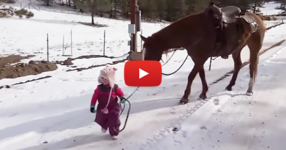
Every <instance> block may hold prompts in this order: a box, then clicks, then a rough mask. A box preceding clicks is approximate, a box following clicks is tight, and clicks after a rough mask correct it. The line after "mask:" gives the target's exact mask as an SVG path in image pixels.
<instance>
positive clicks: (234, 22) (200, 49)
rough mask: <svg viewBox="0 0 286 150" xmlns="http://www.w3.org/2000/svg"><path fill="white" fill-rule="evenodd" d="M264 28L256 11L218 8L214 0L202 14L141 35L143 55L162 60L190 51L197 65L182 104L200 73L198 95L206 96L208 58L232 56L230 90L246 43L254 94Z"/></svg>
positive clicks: (248, 91) (189, 79) (147, 58)
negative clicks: (167, 54) (174, 52)
mask: <svg viewBox="0 0 286 150" xmlns="http://www.w3.org/2000/svg"><path fill="white" fill-rule="evenodd" d="M265 31H266V28H265V26H264V23H263V20H262V19H261V18H259V17H258V16H257V15H255V14H254V13H251V12H245V13H242V12H241V11H240V9H239V8H238V7H235V6H228V7H224V8H219V7H217V6H216V5H214V4H213V3H211V4H210V5H209V6H208V7H207V8H206V9H205V11H203V12H201V13H197V14H192V15H188V16H186V17H184V18H182V19H179V20H177V21H176V22H174V23H172V24H170V25H169V26H167V27H165V28H163V29H161V30H160V31H158V32H156V33H154V34H152V35H151V36H149V37H147V38H146V37H144V36H141V38H142V40H143V41H144V45H143V57H144V60H157V61H160V60H161V57H162V54H163V53H165V52H168V51H170V50H174V49H176V48H184V49H186V50H187V52H188V55H189V56H190V57H191V58H192V60H193V61H194V64H195V65H194V67H193V69H192V71H191V72H190V74H189V77H188V84H187V87H186V89H185V92H184V95H183V97H182V98H181V100H180V102H181V103H187V102H188V101H189V100H188V97H189V95H190V93H191V84H192V82H193V80H194V78H195V76H196V75H197V73H199V75H200V78H201V82H202V86H203V89H202V93H201V94H200V96H199V97H200V98H202V99H206V98H207V96H206V93H207V91H208V85H207V82H206V79H205V71H204V68H203V66H204V63H205V62H206V60H207V59H208V58H209V57H213V56H222V57H223V56H224V55H227V56H228V55H230V54H231V55H232V58H233V61H234V73H233V76H232V79H231V81H230V83H229V84H228V86H227V87H226V89H227V90H229V91H231V90H232V87H233V86H234V85H235V81H236V78H237V75H238V72H239V71H240V69H241V66H242V62H241V56H240V54H241V50H242V49H243V47H245V46H246V45H247V46H248V47H249V50H250V66H249V70H250V81H249V85H248V90H247V95H252V94H253V85H254V82H255V77H256V74H257V65H258V53H259V50H260V49H261V47H262V43H263V40H264V34H265ZM218 37H220V38H218ZM218 45H222V46H218ZM223 58H224V57H223Z"/></svg>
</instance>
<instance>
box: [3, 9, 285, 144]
mask: <svg viewBox="0 0 286 150" xmlns="http://www.w3.org/2000/svg"><path fill="white" fill-rule="evenodd" d="M265 8H268V7H267V6H265ZM271 10H272V9H269V11H271ZM33 11H34V10H33ZM34 13H35V17H33V18H31V19H28V20H27V19H17V18H12V19H0V21H1V24H0V31H1V34H0V54H2V55H3V56H6V55H10V54H19V53H20V54H22V55H36V56H35V57H33V58H31V59H33V60H42V59H46V43H47V41H46V40H47V33H48V34H49V47H50V60H51V61H56V60H65V59H66V58H67V57H66V56H62V53H63V49H62V43H63V37H65V45H67V46H70V41H69V40H70V33H71V31H72V34H73V38H72V39H73V48H72V49H73V51H72V52H73V56H72V57H73V58H75V57H78V56H82V55H91V54H99V55H101V54H102V53H103V51H102V50H103V33H104V30H105V31H106V55H108V56H122V55H124V54H125V53H127V52H128V51H129V47H128V45H127V41H128V40H129V35H128V32H127V31H128V30H127V29H128V27H127V26H128V24H129V21H122V20H111V19H105V18H95V21H96V22H98V23H100V24H106V25H107V26H108V27H102V28H93V27H89V26H85V25H81V24H78V23H76V22H89V21H90V17H88V16H85V15H82V16H80V15H71V14H61V13H54V12H47V11H34ZM265 13H267V12H265ZM276 23H279V22H277V21H276V22H274V21H271V22H266V25H267V26H271V25H273V24H276ZM19 24H21V26H19ZM162 27H164V25H163V24H159V23H157V24H153V23H143V24H142V29H143V35H144V36H148V35H151V34H152V33H154V32H156V31H158V30H159V29H161V28H162ZM283 39H286V25H281V26H278V27H275V28H273V29H271V30H269V31H267V32H266V37H265V40H264V45H263V48H262V50H264V49H266V48H269V47H271V46H272V45H273V44H275V43H277V42H279V41H281V40H283ZM138 42H140V40H139V41H138ZM139 45H140V44H139ZM285 45H286V44H285V43H283V44H281V45H280V46H277V47H274V48H273V49H271V50H270V51H268V52H266V53H265V54H263V55H262V56H261V57H260V64H259V70H258V77H257V82H256V85H255V87H254V96H252V97H247V96H245V95H243V94H244V93H245V91H246V90H247V86H248V80H249V75H248V66H246V67H245V68H243V69H242V70H241V71H240V73H239V76H238V79H237V82H236V85H235V87H234V89H233V91H232V92H226V91H224V88H225V86H226V85H227V84H228V82H229V81H230V77H227V78H226V79H224V80H223V81H221V82H219V83H217V84H214V85H212V86H210V87H209V88H210V89H209V92H208V97H209V99H208V100H207V101H201V100H197V97H198V94H199V93H200V91H201V82H200V79H199V77H196V79H195V80H194V82H193V86H192V93H191V97H190V100H191V102H190V103H189V104H186V105H180V106H178V105H177V103H178V101H179V99H180V98H181V96H182V94H183V91H184V89H185V86H186V81H187V76H188V74H189V72H190V68H192V65H193V62H192V61H191V59H190V58H189V59H188V60H187V62H186V64H185V65H184V66H183V67H182V68H181V70H180V71H179V72H178V73H176V74H174V75H172V76H163V79H162V84H161V85H160V86H158V87H152V88H150V87H148V88H139V90H138V91H137V92H136V93H135V94H134V95H133V96H132V97H131V98H130V101H131V103H132V110H131V116H130V117H129V121H128V124H127V127H126V129H125V130H124V131H123V132H122V133H121V134H120V136H119V140H117V141H112V140H110V138H109V135H106V134H102V133H101V131H100V128H99V126H98V125H96V124H95V123H94V122H93V120H94V114H91V113H89V104H90V99H91V96H92V93H93V90H94V88H95V87H96V85H97V80H96V78H97V76H98V73H99V70H100V69H102V67H98V68H93V69H89V70H84V71H81V72H77V71H71V72H66V70H67V69H70V67H66V66H58V69H57V70H55V71H51V72H46V73H42V74H39V75H31V76H26V77H20V78H17V79H2V80H0V86H1V85H11V84H13V83H17V82H22V81H26V80H30V79H35V78H39V77H44V76H47V75H50V76H52V77H51V78H47V79H43V80H39V81H35V82H30V83H26V84H22V85H17V86H12V87H11V88H10V89H6V88H4V89H1V90H0V95H1V97H0V117H1V119H0V149H1V150H59V149H68V150H90V149H97V150H107V149H108V150H118V149H124V150H127V149H130V150H137V149H138V150H139V149H140V150H145V149H146V150H159V149H162V150H163V149H166V150H174V149H183V150H189V149H203V150H205V149H234V150H244V149H251V150H256V149H257V150H263V149H273V150H284V149H283V147H285V146H286V144H285V142H282V141H281V140H283V139H285V138H286V137H285V135H284V134H281V135H279V133H283V132H285V131H284V130H285V127H284V126H283V123H284V124H285V115H286V111H285V110H284V109H285V107H286V106H285V105H286V104H285V103H283V99H284V98H285V94H283V90H285V86H284V83H285V80H283V77H285V74H286V72H285V71H283V70H285V69H284V65H285V57H286V52H285V51H283V50H284V49H285ZM139 48H140V46H139ZM69 52H70V48H69V47H68V48H67V50H66V52H65V54H69ZM186 55H187V53H186V52H185V51H178V52H176V53H175V55H174V56H173V57H172V59H171V61H170V62H169V63H168V64H166V65H164V66H163V72H164V73H170V72H173V71H175V70H176V69H177V68H178V67H179V66H180V65H181V63H182V62H183V58H185V56H186ZM118 59H119V58H118ZM165 59H167V58H165ZM248 59H249V52H248V48H247V47H246V48H245V49H244V50H243V52H242V60H243V61H247V60H248ZM113 60H114V59H108V58H90V59H80V60H75V61H73V63H74V64H75V65H76V66H77V67H88V66H90V65H95V64H104V63H107V62H111V61H113ZM28 61H29V59H26V60H23V62H28ZM115 66H116V67H117V68H118V72H117V84H118V85H119V86H120V87H121V88H122V89H123V91H124V92H125V94H126V96H128V95H129V94H131V93H132V92H133V91H134V90H135V89H136V88H135V87H128V86H126V85H125V83H124V81H123V67H124V63H120V64H117V65H115ZM208 67H209V62H207V63H206V64H205V68H206V70H207V69H208ZM232 68H233V62H232V59H227V60H223V59H221V58H217V59H216V60H214V61H213V62H212V70H211V71H206V77H207V81H208V83H209V84H210V83H212V82H213V81H215V80H216V79H218V78H220V77H221V76H223V75H224V74H225V73H226V72H228V71H230V70H232ZM262 112H263V113H262ZM125 117H126V116H125V113H124V114H123V115H122V116H121V120H122V122H123V121H124V119H125ZM174 127H176V128H178V129H180V130H179V131H178V132H176V133H174V132H173V131H172V129H173V128H174Z"/></svg>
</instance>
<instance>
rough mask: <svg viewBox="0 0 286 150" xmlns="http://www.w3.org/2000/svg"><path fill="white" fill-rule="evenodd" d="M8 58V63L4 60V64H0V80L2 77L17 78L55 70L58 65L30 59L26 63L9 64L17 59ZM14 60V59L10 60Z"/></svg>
mask: <svg viewBox="0 0 286 150" xmlns="http://www.w3.org/2000/svg"><path fill="white" fill-rule="evenodd" d="M16 58H17V57H15V59H10V60H9V61H10V63H7V62H8V61H6V64H5V65H3V64H4V63H3V64H2V65H1V66H0V80H1V79H4V78H17V77H22V76H27V75H37V74H40V73H42V72H46V71H53V70H56V69H57V68H58V67H57V65H56V64H55V63H51V62H47V61H32V60H31V61H30V62H29V63H28V64H26V63H17V64H15V65H11V62H14V63H15V61H16V60H18V59H16ZM12 60H15V61H12Z"/></svg>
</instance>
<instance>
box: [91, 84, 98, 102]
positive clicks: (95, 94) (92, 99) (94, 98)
mask: <svg viewBox="0 0 286 150" xmlns="http://www.w3.org/2000/svg"><path fill="white" fill-rule="evenodd" d="M98 94H99V91H98V87H96V89H95V90H94V93H93V96H92V98H91V103H90V105H91V106H94V105H95V103H96V101H97V98H98Z"/></svg>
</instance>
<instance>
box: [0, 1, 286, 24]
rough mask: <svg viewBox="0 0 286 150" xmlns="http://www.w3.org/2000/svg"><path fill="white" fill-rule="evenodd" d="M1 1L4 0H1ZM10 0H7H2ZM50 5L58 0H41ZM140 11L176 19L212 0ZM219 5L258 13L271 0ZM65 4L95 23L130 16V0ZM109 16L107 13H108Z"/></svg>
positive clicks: (149, 4) (285, 4) (153, 4)
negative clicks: (96, 19)
mask: <svg viewBox="0 0 286 150" xmlns="http://www.w3.org/2000/svg"><path fill="white" fill-rule="evenodd" d="M0 1H1V0H0ZM2 1H7V0H2ZM41 1H43V2H44V4H45V5H47V6H49V5H51V3H53V2H54V1H55V0H41ZM137 1H138V5H139V7H140V10H141V15H142V19H146V20H150V21H152V20H153V21H160V20H166V21H175V20H177V19H179V18H181V17H183V16H186V15H188V14H191V13H196V12H200V11H202V10H204V9H205V8H206V6H207V5H208V3H209V2H210V0H137ZM213 1H214V2H215V3H216V4H217V5H218V6H221V7H222V6H227V5H234V6H238V7H240V8H241V9H250V10H252V11H253V12H255V13H256V12H259V11H260V10H259V9H258V7H261V6H262V5H263V4H264V3H265V2H270V1H271V0H213ZM272 1H276V2H279V3H280V6H279V7H278V8H277V9H283V10H286V0H272ZM57 2H60V3H61V4H63V5H66V6H68V7H73V8H75V9H79V10H80V12H87V13H90V14H91V22H92V24H94V19H93V18H94V16H96V15H98V16H102V17H103V16H105V17H109V18H119V17H122V18H129V14H130V13H129V2H130V0H57ZM106 15H107V16H106Z"/></svg>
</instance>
